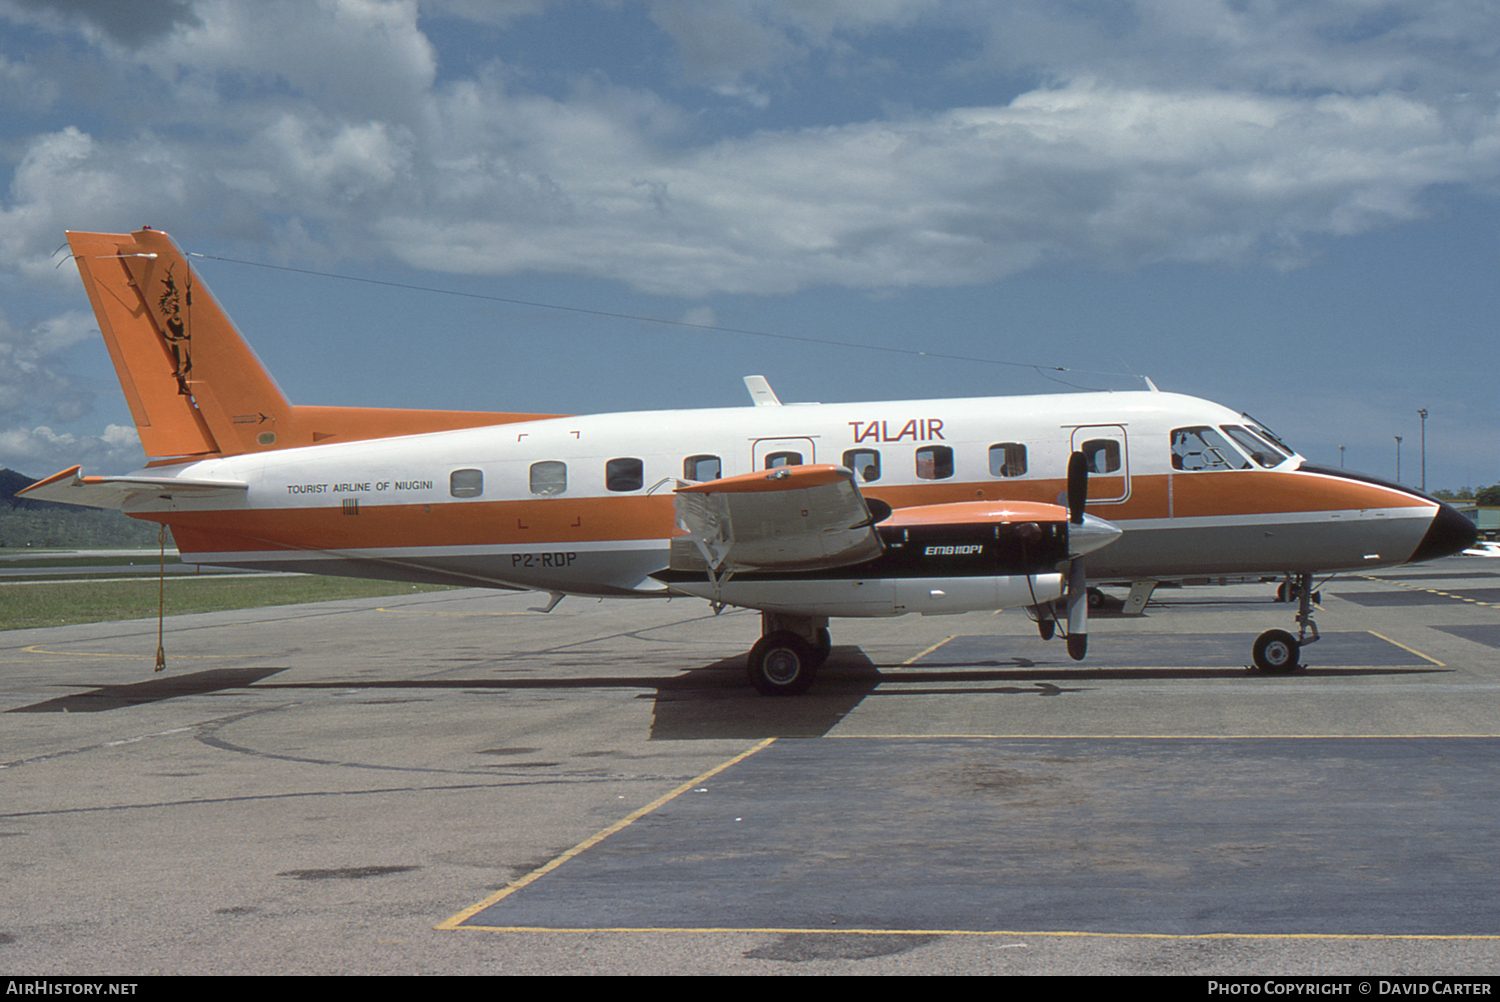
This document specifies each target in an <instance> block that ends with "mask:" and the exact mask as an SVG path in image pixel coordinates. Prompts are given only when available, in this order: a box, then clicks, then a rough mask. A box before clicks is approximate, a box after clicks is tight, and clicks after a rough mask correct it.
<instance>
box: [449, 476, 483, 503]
mask: <svg viewBox="0 0 1500 1002" xmlns="http://www.w3.org/2000/svg"><path fill="white" fill-rule="evenodd" d="M448 493H449V494H452V495H453V496H454V497H456V498H477V497H479V495H481V494H483V493H484V473H483V471H481V470H454V471H453V472H452V473H450V474H448Z"/></svg>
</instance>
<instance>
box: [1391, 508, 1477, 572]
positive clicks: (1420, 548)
mask: <svg viewBox="0 0 1500 1002" xmlns="http://www.w3.org/2000/svg"><path fill="white" fill-rule="evenodd" d="M1478 538H1479V526H1477V525H1475V524H1474V523H1473V522H1471V521H1469V520H1468V519H1467V518H1465V517H1464V516H1463V515H1462V514H1460V513H1459V511H1458V509H1457V508H1454V507H1453V506H1452V505H1450V504H1440V505H1438V510H1437V513H1436V514H1434V515H1433V516H1432V524H1431V525H1429V526H1428V527H1427V534H1426V535H1425V536H1423V537H1422V542H1420V543H1418V544H1417V548H1416V550H1414V551H1413V552H1412V555H1411V556H1410V557H1409V558H1408V559H1407V562H1408V563H1413V564H1414V563H1417V562H1419V561H1422V560H1436V559H1437V558H1438V557H1446V556H1450V555H1452V554H1454V553H1458V552H1459V551H1460V550H1464V549H1467V548H1468V547H1470V546H1473V545H1474V540H1476V539H1478Z"/></svg>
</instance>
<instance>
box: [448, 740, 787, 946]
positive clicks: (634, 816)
mask: <svg viewBox="0 0 1500 1002" xmlns="http://www.w3.org/2000/svg"><path fill="white" fill-rule="evenodd" d="M775 741H776V739H775V738H766V739H765V740H764V741H761V742H760V743H759V744H756V745H755V746H753V747H751V748H747V749H746V750H745V751H742V752H740V753H739V754H738V755H736V756H734V757H733V758H731V759H729V760H728V761H726V762H720V763H719V764H718V765H716V766H714V767H713V768H712V769H710V770H708V771H707V772H705V773H702V774H700V775H697V776H694V777H693V778H692V779H690V780H688V781H687V782H686V783H683V784H682V785H681V786H679V787H677V788H676V789H675V790H672V791H671V792H669V793H664V794H662V795H661V796H660V797H657V798H656V799H655V800H653V801H651V803H649V804H647V805H646V806H645V807H642V808H639V809H638V810H634V811H631V812H630V813H629V814H627V815H625V817H623V818H621V819H620V820H619V821H616V822H615V823H614V824H612V825H610V826H609V827H608V828H605V829H604V830H603V831H601V832H598V833H596V834H594V835H592V836H590V837H589V838H586V839H584V840H583V841H582V842H580V843H578V844H577V845H575V846H574V847H573V848H571V849H569V850H568V851H567V852H565V853H563V854H562V855H561V856H558V857H556V858H555V859H552V860H549V861H548V862H547V863H545V864H544V865H542V866H539V867H537V868H536V869H535V870H532V871H531V872H530V873H528V874H526V876H524V877H521V878H520V879H518V880H513V881H511V882H510V883H509V884H507V885H505V886H504V887H503V888H501V889H500V890H498V891H496V892H495V893H494V894H491V895H490V896H489V897H487V898H485V899H484V900H483V901H481V902H479V903H478V904H474V905H470V906H469V907H468V908H465V909H464V910H463V911H461V912H459V913H458V914H457V915H454V916H453V917H452V918H448V919H445V920H444V921H442V922H440V923H439V924H438V925H437V926H435V927H434V928H437V929H442V930H451V929H478V930H481V931H485V932H512V931H514V929H512V928H511V927H492V926H470V925H460V924H459V923H461V922H463V921H464V920H466V919H469V918H472V917H473V916H475V915H478V914H479V913H480V912H482V911H484V910H485V909H486V908H488V907H490V906H491V905H493V904H496V903H497V902H500V901H503V900H504V899H506V898H508V897H510V896H511V895H512V894H514V893H515V892H516V891H519V890H520V889H521V888H523V887H526V886H527V885H528V884H531V883H534V882H535V881H537V880H540V879H541V878H542V877H545V876H546V875H547V874H549V873H551V872H552V871H553V870H555V869H557V868H558V867H559V866H562V865H563V864H564V863H566V862H567V861H568V860H570V859H572V858H574V857H575V856H578V855H580V854H582V853H584V852H586V851H588V850H589V849H592V848H593V847H594V846H596V845H598V844H599V843H600V842H603V841H604V840H605V839H607V838H609V837H610V836H611V835H613V834H614V833H615V832H618V831H622V830H624V829H625V828H628V827H629V826H630V825H633V824H635V823H636V822H637V821H639V820H640V819H641V818H643V817H645V816H646V815H648V814H650V813H651V812H652V811H655V810H656V809H657V808H659V807H662V806H665V805H666V804H669V803H671V802H672V801H673V800H676V799H677V798H678V797H680V796H682V795H683V794H684V793H686V792H687V791H689V790H691V789H692V788H693V787H695V786H698V785H700V784H702V783H705V782H707V781H708V780H709V779H712V778H713V777H714V776H717V775H718V774H719V773H721V772H723V771H724V770H725V769H728V768H730V767H731V766H735V765H738V764H739V763H741V762H743V761H744V760H745V759H747V758H749V757H750V756H751V755H754V754H755V753H756V752H758V751H761V750H762V749H765V748H769V747H770V746H771V745H772V744H774V743H775Z"/></svg>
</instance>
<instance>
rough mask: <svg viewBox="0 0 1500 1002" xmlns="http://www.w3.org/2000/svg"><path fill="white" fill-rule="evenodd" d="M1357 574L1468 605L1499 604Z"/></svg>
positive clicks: (1494, 607)
mask: <svg viewBox="0 0 1500 1002" xmlns="http://www.w3.org/2000/svg"><path fill="white" fill-rule="evenodd" d="M1359 576H1360V577H1362V578H1364V579H1365V580H1366V581H1378V582H1380V583H1381V584H1383V585H1385V584H1393V585H1396V586H1397V587H1398V588H1405V589H1406V590H1407V591H1425V592H1426V593H1427V594H1429V595H1441V596H1442V597H1443V598H1451V599H1453V601H1455V602H1467V603H1469V604H1470V605H1482V606H1484V607H1485V608H1487V609H1497V608H1500V606H1497V605H1496V604H1495V603H1494V602H1485V601H1483V600H1481V599H1477V598H1464V597H1463V596H1462V595H1455V594H1453V592H1451V591H1443V590H1441V589H1439V588H1423V587H1422V586H1421V585H1413V584H1407V583H1406V582H1405V581H1396V580H1393V579H1391V578H1377V577H1371V576H1370V575H1368V574H1361V575H1359ZM1376 636H1379V634H1376ZM1382 639H1384V638H1382Z"/></svg>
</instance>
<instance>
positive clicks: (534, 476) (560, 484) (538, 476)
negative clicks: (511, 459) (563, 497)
mask: <svg viewBox="0 0 1500 1002" xmlns="http://www.w3.org/2000/svg"><path fill="white" fill-rule="evenodd" d="M567 489H568V464H567V463H560V462H558V461H557V460H555V459H548V460H544V461H543V462H540V463H532V464H531V493H533V494H561V493H562V492H563V491H565V490H567Z"/></svg>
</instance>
